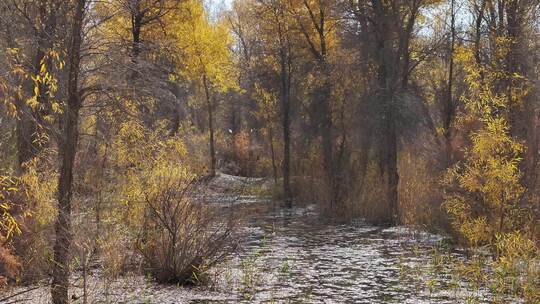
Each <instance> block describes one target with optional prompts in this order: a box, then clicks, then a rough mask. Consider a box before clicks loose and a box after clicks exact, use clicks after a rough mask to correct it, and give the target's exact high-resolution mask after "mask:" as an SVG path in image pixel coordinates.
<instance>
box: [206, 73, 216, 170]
mask: <svg viewBox="0 0 540 304" xmlns="http://www.w3.org/2000/svg"><path fill="white" fill-rule="evenodd" d="M203 86H204V94H205V96H206V110H207V112H208V131H209V132H210V143H209V146H210V168H209V174H210V176H215V175H216V147H215V140H214V103H213V101H212V96H211V94H210V88H209V87H208V79H207V77H206V75H204V76H203Z"/></svg>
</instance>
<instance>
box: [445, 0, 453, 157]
mask: <svg viewBox="0 0 540 304" xmlns="http://www.w3.org/2000/svg"><path fill="white" fill-rule="evenodd" d="M450 14H451V16H450V54H449V58H448V81H447V86H446V98H445V103H444V106H443V110H444V113H443V128H444V140H445V146H446V147H445V149H446V160H447V162H448V164H451V163H452V162H453V158H454V157H453V155H454V154H453V149H452V130H451V127H452V121H453V119H454V113H455V105H454V100H453V96H452V89H453V81H454V48H455V39H456V27H455V10H454V0H452V1H451V2H450Z"/></svg>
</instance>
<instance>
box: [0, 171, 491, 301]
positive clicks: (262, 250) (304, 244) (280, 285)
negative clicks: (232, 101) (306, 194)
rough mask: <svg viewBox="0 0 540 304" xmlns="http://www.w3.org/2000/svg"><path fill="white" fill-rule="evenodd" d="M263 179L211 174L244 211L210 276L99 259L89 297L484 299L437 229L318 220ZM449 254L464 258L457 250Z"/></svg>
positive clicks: (216, 189)
mask: <svg viewBox="0 0 540 304" xmlns="http://www.w3.org/2000/svg"><path fill="white" fill-rule="evenodd" d="M267 184H268V181H267V180H265V179H259V178H244V177H236V176H231V175H226V174H218V175H217V176H216V177H215V178H214V179H213V180H211V181H209V182H208V183H207V185H208V189H207V191H205V193H206V194H205V195H206V196H205V199H206V200H209V201H213V202H216V203H221V204H224V205H225V206H229V205H230V206H236V207H238V208H240V209H243V210H248V213H247V215H248V216H247V218H246V219H245V221H244V222H243V224H242V225H243V226H242V229H241V239H240V240H239V243H240V247H239V250H238V251H237V252H236V253H235V254H233V255H232V256H231V257H230V258H229V259H228V260H227V261H226V262H224V263H222V264H221V265H218V266H217V267H215V268H213V269H212V270H211V271H210V272H209V273H208V282H209V283H208V284H206V285H203V286H196V287H182V286H171V285H169V286H165V285H158V284H156V283H154V282H152V281H151V280H150V279H148V278H145V277H144V276H140V275H126V276H123V277H120V278H118V279H114V280H110V279H105V278H104V277H103V276H102V275H101V271H100V269H99V267H98V268H96V269H93V270H91V271H90V274H89V275H88V276H87V283H86V286H87V287H86V294H87V303H231V304H232V303H401V304H402V303H456V299H459V300H461V301H465V300H466V299H470V298H473V297H474V298H475V299H479V300H480V301H479V302H478V303H482V299H484V300H485V299H487V298H486V291H485V290H479V291H478V290H477V291H475V292H470V291H468V290H469V289H468V288H467V286H466V284H465V283H463V282H453V281H452V277H451V275H450V273H449V270H448V269H447V268H445V267H444V265H442V266H443V267H436V266H441V265H434V264H433V262H432V260H433V259H432V252H433V248H436V246H438V244H440V243H441V242H443V241H444V240H443V238H442V237H441V236H439V235H434V234H429V233H425V232H419V231H414V230H411V229H408V228H405V227H394V228H381V227H376V226H372V225H369V224H367V223H365V222H363V221H357V222H354V223H352V224H347V225H343V224H340V225H332V224H322V223H319V222H318V216H317V212H316V208H315V206H314V205H309V206H303V207H296V208H292V209H286V210H285V209H283V208H280V207H279V205H278V204H274V203H272V200H271V199H269V198H268V197H266V196H262V197H261V196H260V195H257V194H253V189H260V188H261V187H262V188H264V187H266V185H267ZM248 190H249V191H248ZM246 193H250V194H246ZM261 193H264V191H262V192H261ZM452 254H453V255H454V256H455V258H457V259H460V258H464V255H463V254H462V253H460V252H454V253H452ZM83 285H84V284H83V279H82V274H81V273H80V272H75V273H74V275H73V288H72V289H71V293H72V298H73V299H74V301H73V303H84V300H83V296H82V295H83V294H84V292H83V288H82V286H83ZM28 290H29V291H28ZM25 291H26V292H25ZM19 292H22V293H21V294H20V295H18V296H14V297H11V298H9V299H8V300H6V301H4V302H2V301H1V300H0V303H35V304H41V303H48V299H49V289H48V286H46V285H41V286H40V285H36V286H30V287H19V288H16V289H13V290H11V291H10V292H9V293H8V294H7V295H8V296H9V295H13V294H16V293H19ZM1 298H5V296H2V295H0V299H1ZM461 301H457V302H461ZM485 302H486V303H488V301H487V300H485Z"/></svg>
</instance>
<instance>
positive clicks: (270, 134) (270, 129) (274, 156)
mask: <svg viewBox="0 0 540 304" xmlns="http://www.w3.org/2000/svg"><path fill="white" fill-rule="evenodd" d="M268 140H269V141H270V153H271V156H272V173H273V175H274V185H276V186H277V166H276V152H275V149H274V132H272V127H270V128H268Z"/></svg>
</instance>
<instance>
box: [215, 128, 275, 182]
mask: <svg viewBox="0 0 540 304" xmlns="http://www.w3.org/2000/svg"><path fill="white" fill-rule="evenodd" d="M251 136H252V135H251V134H250V132H248V131H247V130H245V129H242V130H241V131H240V132H238V133H237V134H235V135H234V136H232V137H230V138H229V139H228V140H225V141H222V142H220V143H219V148H220V150H221V151H222V154H223V157H222V159H221V161H222V165H221V167H222V168H221V169H222V170H223V171H224V172H225V173H228V174H233V175H240V176H268V175H270V174H272V171H271V170H272V167H271V160H268V161H266V162H261V158H262V157H263V149H262V147H261V146H260V145H258V144H256V143H255V142H254V139H253V138H251Z"/></svg>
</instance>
